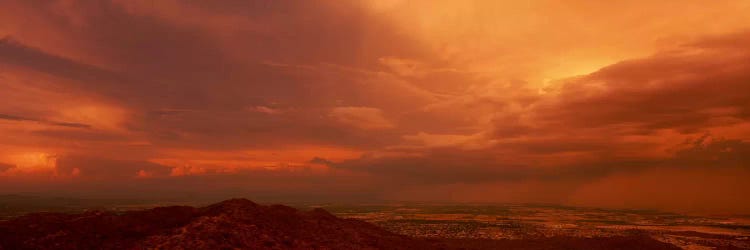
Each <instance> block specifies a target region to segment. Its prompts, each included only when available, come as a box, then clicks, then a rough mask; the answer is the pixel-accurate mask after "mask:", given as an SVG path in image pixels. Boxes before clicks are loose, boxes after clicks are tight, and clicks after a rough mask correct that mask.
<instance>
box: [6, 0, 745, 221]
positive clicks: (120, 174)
mask: <svg viewBox="0 0 750 250" xmlns="http://www.w3.org/2000/svg"><path fill="white" fill-rule="evenodd" d="M570 6H573V7H570ZM563 7H564V8H563ZM446 10H450V11H446ZM623 10H633V11H623ZM635 10H638V11H637V12H638V13H643V14H642V15H640V16H633V15H632V13H635ZM748 11H750V5H748V4H747V3H746V2H745V1H725V2H722V3H712V4H711V6H708V4H707V3H705V2H701V1H687V2H685V3H682V6H681V7H680V8H674V3H661V2H653V1H630V2H627V3H598V2H587V1H580V2H577V3H576V4H574V5H570V4H567V5H565V6H562V5H560V3H557V2H555V1H538V2H535V3H523V4H519V3H514V2H498V1H474V2H473V4H466V3H464V2H461V1H444V2H440V3H435V2H432V1H388V3H387V4H386V3H383V1H361V2H337V1H330V2H327V1H325V2H316V3H306V2H268V1H244V2H233V1H202V2H179V1H155V2H152V1H141V0H136V1H86V0H73V1H43V2H37V1H6V2H2V3H0V37H2V39H0V89H2V90H4V91H0V99H2V100H3V101H2V102H1V103H0V162H5V163H7V164H4V165H0V172H1V173H2V174H0V189H3V190H9V191H8V192H13V191H18V192H26V191H37V192H52V191H60V192H63V191H65V192H67V191H70V192H72V193H78V194H84V193H85V194H91V195H94V194H96V195H103V196H106V195H110V194H118V195H123V194H129V193H130V194H132V195H136V194H143V193H150V194H153V195H163V196H170V195H177V194H180V193H182V194H184V193H191V194H198V193H203V195H206V196H212V197H218V196H222V197H223V196H226V195H230V196H238V195H243V196H252V195H259V194H266V195H267V197H269V198H273V197H272V196H276V197H285V198H290V197H291V198H299V197H302V196H305V195H312V197H316V198H319V199H331V200H336V199H340V200H355V199H399V200H441V199H445V200H451V201H504V202H559V203H574V204H583V205H586V204H594V205H602V206H620V207H622V206H625V205H628V204H625V203H617V202H616V201H610V200H607V199H606V197H613V196H617V195H613V194H621V195H623V196H624V197H631V198H632V199H631V201H632V203H629V204H634V205H633V206H643V207H653V208H664V209H680V208H688V207H698V208H701V209H703V208H705V210H724V211H729V210H732V211H734V210H737V209H740V208H745V207H746V206H745V205H744V204H743V203H740V202H737V203H736V204H737V205H736V206H732V205H731V204H732V203H733V201H735V200H736V199H737V197H736V193H737V192H730V191H731V190H730V189H731V188H732V187H735V186H733V185H735V184H732V183H736V182H735V179H732V178H725V177H726V175H728V173H732V174H733V175H735V176H745V174H746V171H747V166H748V164H749V163H748V159H747V157H746V156H745V155H747V154H748V152H747V151H748V147H747V144H748V141H750V137H748V131H750V107H748V105H747V103H748V100H750V94H748V93H750V88H749V86H750V85H748V82H750V73H749V72H750V64H749V63H748V62H750V49H748V47H747V46H744V45H745V44H747V43H748V41H749V40H750V33H749V32H748V29H750V23H748V22H747V18H746V13H748ZM663 13H670V15H663ZM580 17H587V18H585V19H581V18H580ZM634 18H635V19H634ZM636 19H637V22H638V24H639V25H636V26H634V25H632V24H633V22H635V21H634V20H636ZM9 166H11V167H9ZM700 175H704V176H707V177H706V178H705V179H704V180H702V181H701V182H700V183H702V185H706V186H711V185H715V188H707V189H705V190H702V191H701V193H700V195H697V196H696V197H694V198H690V197H688V195H687V194H688V193H690V192H692V191H691V190H694V189H690V188H686V189H685V190H684V191H681V190H672V189H670V187H668V186H667V184H661V183H660V182H659V180H665V182H664V183H670V184H669V185H672V186H674V185H687V184H688V183H690V182H691V181H692V180H694V179H695V178H696V176H700ZM730 179H731V180H730ZM727 183H729V184H727ZM628 185H636V186H638V188H634V189H632V190H631V191H628V192H620V191H617V190H622V187H625V186H628ZM737 185H739V186H737V187H740V186H741V185H740V184H737ZM94 187H102V188H94ZM650 188H653V190H659V192H661V193H662V194H664V196H666V194H667V193H669V192H675V193H676V194H675V195H674V196H672V197H671V198H670V199H663V202H653V201H649V200H648V199H644V200H641V199H636V197H638V194H640V193H643V192H646V190H649V189H650ZM135 190H137V191H135ZM435 190H440V193H446V194H450V195H449V196H436V195H431V193H434V191H435ZM607 190H611V192H610V191H607ZM728 190H729V191H728ZM618 192H619V193H618ZM722 192H728V193H730V194H731V195H726V196H722V198H721V199H715V198H712V197H715V196H718V195H720V194H721V193H722ZM629 199H630V198H629ZM688 201H689V202H688ZM701 202H705V203H711V204H721V205H716V206H708V205H706V206H700V205H695V204H701Z"/></svg>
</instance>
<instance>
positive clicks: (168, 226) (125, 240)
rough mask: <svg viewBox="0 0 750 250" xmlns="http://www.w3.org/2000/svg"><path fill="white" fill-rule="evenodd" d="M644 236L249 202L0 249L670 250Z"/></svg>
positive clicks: (111, 223)
mask: <svg viewBox="0 0 750 250" xmlns="http://www.w3.org/2000/svg"><path fill="white" fill-rule="evenodd" d="M671 247H673V246H672V245H669V244H664V243H661V242H658V241H655V240H653V239H651V238H648V237H645V236H644V237H639V236H633V237H631V238H622V237H620V238H600V239H571V238H550V239H540V240H533V241H477V240H429V241H428V240H421V239H413V238H409V237H406V236H402V235H397V234H393V233H390V232H388V231H385V230H383V229H381V228H379V227H377V226H375V225H372V224H369V223H366V222H363V221H359V220H353V219H340V218H337V217H335V216H333V215H331V214H329V213H328V212H326V211H325V210H322V209H316V210H312V211H308V212H303V211H298V210H296V209H294V208H291V207H287V206H281V205H274V206H261V205H258V204H255V203H253V202H251V201H249V200H244V199H235V200H228V201H224V202H221V203H218V204H214V205H211V206H208V207H203V208H193V207H180V206H175V207H162V208H154V209H149V210H143V211H133V212H126V213H123V214H115V213H109V212H87V213H83V214H58V213H37V214H30V215H26V216H22V217H18V218H15V219H12V220H8V221H2V222H0V249H3V250H6V249H497V248H510V249H671Z"/></svg>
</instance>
